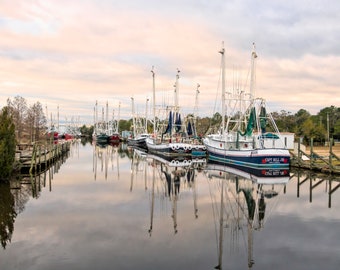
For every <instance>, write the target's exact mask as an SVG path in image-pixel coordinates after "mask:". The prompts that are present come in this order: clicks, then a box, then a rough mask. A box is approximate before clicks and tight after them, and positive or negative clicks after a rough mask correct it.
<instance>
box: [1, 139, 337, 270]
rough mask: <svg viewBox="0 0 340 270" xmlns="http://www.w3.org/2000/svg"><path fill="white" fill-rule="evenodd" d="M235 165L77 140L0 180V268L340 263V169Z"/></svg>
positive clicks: (322, 265) (279, 266)
mask: <svg viewBox="0 0 340 270" xmlns="http://www.w3.org/2000/svg"><path fill="white" fill-rule="evenodd" d="M221 169H222V171H221ZM225 169H226V168H216V167H214V166H210V165H209V166H203V167H202V165H201V164H200V163H195V164H192V166H190V167H183V168H177V169H175V168H174V167H169V166H166V164H161V163H160V162H159V161H156V160H154V159H153V158H152V157H151V156H145V155H140V154H138V153H135V152H134V151H132V150H128V149H127V148H126V147H124V145H120V147H119V148H117V147H112V146H108V147H106V148H99V147H94V146H92V145H91V144H90V143H87V144H85V143H84V144H81V143H79V142H78V143H74V144H73V146H72V148H71V151H70V154H69V157H67V158H66V159H65V160H64V161H63V162H60V163H59V164H56V165H55V166H54V167H53V168H51V169H50V170H49V171H47V172H46V173H45V174H42V175H40V177H39V178H37V179H36V183H35V185H33V186H32V185H31V183H30V180H29V179H28V180H23V181H22V182H21V184H20V185H19V184H18V183H17V184H16V185H15V184H12V186H11V188H10V187H9V186H7V185H3V184H2V185H0V233H1V235H0V236H1V244H2V247H0V269H1V270H7V269H11V270H12V269H25V270H30V269H32V270H39V269H41V270H46V269H58V270H60V269H91V270H92V269H98V270H100V269H103V270H104V269H214V268H215V267H216V266H218V265H219V266H220V268H221V269H248V268H250V267H251V268H252V269H276V270H278V269H285V270H286V269H308V270H310V269H339V265H340V256H339V254H340V189H338V190H337V189H336V188H337V187H338V186H339V185H340V177H338V178H334V179H332V180H331V181H330V180H329V178H326V177H319V176H315V175H311V174H309V173H308V172H290V175H291V177H290V179H289V177H284V176H283V177H278V178H275V181H276V182H278V181H279V182H280V183H275V184H273V183H272V184H263V185H262V184H261V183H260V182H259V181H262V180H261V178H258V177H253V181H250V180H247V179H246V178H247V177H246V175H247V174H244V173H243V174H242V173H238V174H237V175H234V174H232V173H231V172H230V171H227V172H226V170H225ZM269 180H270V179H269ZM269 180H266V181H269ZM256 181H258V182H257V183H255V182H256ZM331 191H332V192H331Z"/></svg>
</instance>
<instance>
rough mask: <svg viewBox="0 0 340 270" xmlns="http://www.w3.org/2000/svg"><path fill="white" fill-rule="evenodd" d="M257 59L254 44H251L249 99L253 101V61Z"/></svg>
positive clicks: (254, 63)
mask: <svg viewBox="0 0 340 270" xmlns="http://www.w3.org/2000/svg"><path fill="white" fill-rule="evenodd" d="M256 58H257V54H256V48H255V43H253V51H252V53H251V70H250V72H251V73H250V99H251V100H252V99H254V98H255V95H254V88H255V87H254V86H255V79H256V76H255V65H256V62H255V59H256Z"/></svg>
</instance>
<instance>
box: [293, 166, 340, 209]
mask: <svg viewBox="0 0 340 270" xmlns="http://www.w3.org/2000/svg"><path fill="white" fill-rule="evenodd" d="M292 177H294V178H296V179H297V194H296V196H297V197H298V198H299V197H300V189H301V187H302V186H303V185H309V201H310V202H313V190H314V189H316V188H317V187H318V186H319V185H324V187H325V192H326V193H327V194H328V207H329V208H331V207H332V195H333V193H334V192H335V191H336V190H337V189H338V188H339V187H340V176H338V175H325V174H320V173H316V172H313V171H305V170H298V169H297V170H293V172H292Z"/></svg>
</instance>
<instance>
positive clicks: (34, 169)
mask: <svg viewBox="0 0 340 270" xmlns="http://www.w3.org/2000/svg"><path fill="white" fill-rule="evenodd" d="M70 145H71V142H70V141H62V142H58V143H56V144H54V143H44V144H43V143H33V144H19V145H17V150H16V161H17V164H18V170H19V172H20V173H21V174H35V173H39V172H42V171H44V170H46V169H47V168H48V167H50V166H51V165H52V164H53V163H54V162H55V161H56V160H58V159H60V158H61V157H63V156H65V155H66V154H67V153H68V152H69V150H70Z"/></svg>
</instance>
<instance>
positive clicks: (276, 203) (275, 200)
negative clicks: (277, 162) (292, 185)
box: [263, 184, 286, 225]
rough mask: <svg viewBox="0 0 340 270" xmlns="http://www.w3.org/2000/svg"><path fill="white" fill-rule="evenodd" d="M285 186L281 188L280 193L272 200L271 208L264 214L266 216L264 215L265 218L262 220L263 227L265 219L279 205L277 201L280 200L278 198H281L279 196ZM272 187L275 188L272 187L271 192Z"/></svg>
mask: <svg viewBox="0 0 340 270" xmlns="http://www.w3.org/2000/svg"><path fill="white" fill-rule="evenodd" d="M285 186H286V184H284V185H283V186H282V187H281V189H280V191H278V194H277V196H276V197H275V198H274V202H273V206H272V207H270V209H269V211H267V212H266V215H265V217H264V219H263V225H264V224H265V223H266V222H267V219H268V218H269V217H270V216H271V215H272V213H273V210H274V209H276V207H277V205H278V204H279V200H280V198H279V197H281V196H280V195H282V194H281V192H282V190H283V189H284V187H285ZM274 187H275V185H273V190H274Z"/></svg>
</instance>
